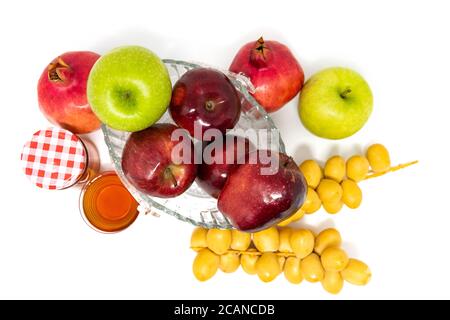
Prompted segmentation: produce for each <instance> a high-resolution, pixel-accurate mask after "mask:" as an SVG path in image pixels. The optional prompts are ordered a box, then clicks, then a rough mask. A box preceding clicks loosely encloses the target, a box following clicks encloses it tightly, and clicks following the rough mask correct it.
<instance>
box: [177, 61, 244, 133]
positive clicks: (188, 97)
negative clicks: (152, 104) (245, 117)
mask: <svg viewBox="0 0 450 320" xmlns="http://www.w3.org/2000/svg"><path fill="white" fill-rule="evenodd" d="M169 111H170V115H171V116H172V119H173V120H174V121H175V123H176V124H177V125H179V126H180V127H182V128H184V129H186V130H188V131H189V133H190V134H191V136H193V137H194V136H195V138H197V139H200V140H203V139H202V138H203V133H204V131H205V130H207V129H217V130H219V131H220V132H221V133H222V134H225V133H226V131H227V130H228V129H232V128H234V126H235V125H236V123H237V122H238V120H239V116H240V113H241V103H240V99H239V96H238V93H237V91H236V88H235V87H234V85H233V84H232V83H231V81H230V80H229V79H228V78H227V76H226V75H224V74H223V73H222V72H220V71H217V70H213V69H208V68H198V69H193V70H189V71H188V72H186V73H185V74H184V75H183V76H182V77H181V78H180V79H179V80H178V81H177V83H176V84H175V86H174V87H173V91H172V99H171V102H170V106H169ZM195 126H198V129H199V130H198V131H199V132H195V130H194V127H195ZM196 134H197V136H196Z"/></svg>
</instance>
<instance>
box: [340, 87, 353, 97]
mask: <svg viewBox="0 0 450 320" xmlns="http://www.w3.org/2000/svg"><path fill="white" fill-rule="evenodd" d="M351 92H352V89H350V88H347V89H345V90H344V91H342V92H341V98H342V99H345V98H347V96H348V95H349V94H350V93H351Z"/></svg>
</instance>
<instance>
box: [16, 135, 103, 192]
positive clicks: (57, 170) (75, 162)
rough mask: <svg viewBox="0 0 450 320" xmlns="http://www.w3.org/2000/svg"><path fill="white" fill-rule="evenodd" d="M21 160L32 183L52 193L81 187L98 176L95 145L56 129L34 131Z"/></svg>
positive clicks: (98, 162) (97, 158)
mask: <svg viewBox="0 0 450 320" xmlns="http://www.w3.org/2000/svg"><path fill="white" fill-rule="evenodd" d="M20 158H21V162H22V167H23V170H24V171H25V175H27V177H28V178H29V179H30V180H31V182H32V183H34V184H35V185H36V186H38V187H40V188H43V189H49V190H61V189H67V188H70V187H72V186H75V185H82V184H83V183H85V182H86V181H88V180H89V179H90V178H91V177H93V176H95V175H96V173H97V172H98V169H99V166H100V161H99V156H98V152H97V149H96V148H95V145H93V144H92V143H91V142H89V141H86V142H83V141H82V140H81V138H80V137H78V136H77V135H75V134H73V133H71V132H70V131H68V130H65V129H62V128H56V127H54V128H47V129H44V130H39V131H37V132H35V133H34V134H33V136H32V137H31V139H30V141H28V142H27V143H25V145H24V147H23V150H22V154H21V157H20Z"/></svg>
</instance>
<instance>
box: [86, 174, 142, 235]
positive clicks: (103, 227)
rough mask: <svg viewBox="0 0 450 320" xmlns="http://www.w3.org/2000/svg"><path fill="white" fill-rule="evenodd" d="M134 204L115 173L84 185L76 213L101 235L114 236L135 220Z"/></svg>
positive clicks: (135, 208) (135, 203)
mask: <svg viewBox="0 0 450 320" xmlns="http://www.w3.org/2000/svg"><path fill="white" fill-rule="evenodd" d="M137 207H138V203H137V201H136V200H135V199H134V198H133V196H132V195H131V194H130V192H129V191H128V190H127V188H126V187H125V186H124V185H123V184H122V182H121V181H120V179H119V177H118V176H117V174H116V173H115V172H106V173H103V174H101V175H100V176H98V177H95V178H94V179H92V180H91V181H90V182H88V183H87V184H86V185H85V187H84V188H83V191H82V193H81V198H80V209H81V212H82V215H83V217H84V218H85V220H86V222H87V223H88V224H89V225H90V226H91V227H93V228H94V229H96V230H98V231H102V232H108V233H109V232H117V231H121V230H123V229H125V228H127V227H128V226H130V225H131V224H132V223H133V222H134V220H136V218H137V216H138V213H139V212H138V210H137Z"/></svg>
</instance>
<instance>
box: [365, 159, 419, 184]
mask: <svg viewBox="0 0 450 320" xmlns="http://www.w3.org/2000/svg"><path fill="white" fill-rule="evenodd" d="M418 162H419V160H415V161H411V162H407V163H402V164H399V165H397V166H395V167H391V168H389V169H388V170H386V171H383V172H377V173H375V172H372V173H371V174H369V175H368V176H367V177H365V178H364V180H367V179H372V178H376V177H380V176H382V175H385V174H386V173H388V172H394V171H397V170H400V169H403V168H406V167H409V166H412V165H413V164H416V163H418Z"/></svg>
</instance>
